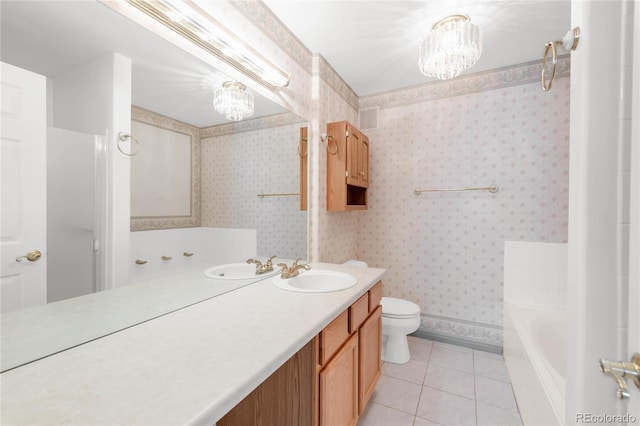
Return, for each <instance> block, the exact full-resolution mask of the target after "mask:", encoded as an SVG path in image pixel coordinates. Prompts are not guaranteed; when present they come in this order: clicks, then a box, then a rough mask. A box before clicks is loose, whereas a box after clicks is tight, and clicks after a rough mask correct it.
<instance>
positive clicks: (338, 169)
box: [327, 121, 369, 211]
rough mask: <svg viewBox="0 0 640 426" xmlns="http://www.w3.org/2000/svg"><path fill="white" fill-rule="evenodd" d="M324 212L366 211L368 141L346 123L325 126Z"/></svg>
mask: <svg viewBox="0 0 640 426" xmlns="http://www.w3.org/2000/svg"><path fill="white" fill-rule="evenodd" d="M327 151H328V152H327V210H329V211H345V210H366V209H367V206H368V192H367V191H368V188H369V138H368V137H367V135H365V134H364V133H362V132H361V131H360V130H358V129H357V128H356V127H355V126H353V125H352V124H350V123H349V122H347V121H338V122H335V123H329V124H327Z"/></svg>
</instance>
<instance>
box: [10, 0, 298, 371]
mask: <svg viewBox="0 0 640 426" xmlns="http://www.w3.org/2000/svg"><path fill="white" fill-rule="evenodd" d="M0 7H1V13H0V17H1V19H2V22H1V31H2V34H1V42H2V46H1V51H0V53H1V60H2V62H5V63H9V64H11V65H14V66H16V67H19V68H22V69H24V70H28V71H32V72H35V73H38V74H41V75H44V76H45V77H46V78H47V82H48V84H47V99H46V104H47V124H48V125H49V126H51V127H56V116H57V114H58V111H56V108H58V103H56V97H57V92H56V88H57V86H56V82H57V81H58V80H59V79H60V76H67V75H69V74H73V73H74V72H77V71H76V70H77V69H81V68H82V67H84V66H86V64H88V63H89V64H90V63H92V62H93V61H96V58H100V57H103V56H105V55H113V54H114V53H117V54H119V55H122V56H124V57H126V58H130V59H131V61H132V73H131V86H132V97H131V99H132V102H131V103H132V104H133V105H132V127H131V136H132V137H133V138H135V139H136V140H137V142H139V144H140V153H139V155H140V156H139V157H138V158H136V157H135V156H134V157H131V158H132V176H133V180H134V181H133V182H132V184H133V186H134V189H133V190H132V192H131V197H132V206H133V209H134V210H133V217H132V219H131V228H132V232H144V231H150V230H165V229H176V228H180V229H182V228H190V227H199V226H204V227H216V228H247V229H256V230H257V235H258V247H257V252H258V253H259V254H260V255H272V254H276V255H278V256H280V257H292V258H293V257H297V256H300V257H306V256H307V216H306V212H302V211H300V209H299V199H298V197H295V196H282V197H262V198H260V197H259V196H258V195H259V194H260V193H263V194H272V193H273V194H276V193H295V192H298V191H299V187H298V182H299V170H300V169H299V161H298V143H299V135H300V128H301V127H304V126H306V120H304V119H302V118H300V117H297V116H295V115H293V114H291V113H290V112H288V111H287V110H285V109H283V108H281V107H280V106H277V105H275V104H273V103H271V102H270V101H267V100H266V99H264V98H262V97H260V96H258V95H257V94H256V95H255V96H256V101H255V114H254V116H253V117H252V118H251V120H248V121H243V122H239V123H235V124H229V122H227V121H226V120H225V118H224V117H223V116H221V115H220V114H218V113H217V112H216V111H215V110H214V109H213V106H212V93H213V92H212V88H214V87H217V86H219V85H222V83H223V82H224V81H225V80H226V79H227V78H226V77H225V76H223V75H221V74H220V73H219V72H217V71H216V70H215V69H212V68H211V67H210V66H209V65H207V64H205V63H204V62H202V61H201V60H199V59H198V58H196V57H194V56H192V55H190V54H188V53H186V52H184V51H182V50H180V49H179V48H177V47H175V46H173V45H172V44H170V43H168V42H167V41H165V40H163V39H161V38H160V37H158V36H157V35H155V34H153V33H151V32H149V31H147V30H146V29H144V28H142V27H140V26H138V25H136V24H135V23H133V22H132V21H130V20H129V19H127V18H125V17H124V16H122V15H120V14H119V13H117V12H116V11H114V10H112V9H110V8H109V7H107V6H105V5H103V4H101V3H100V2H98V1H89V2H67V1H50V2H23V1H15V2H13V1H6V2H5V1H3V2H1V3H0ZM72 80H73V79H68V78H67V83H68V82H69V81H72ZM57 100H59V97H58V99H57ZM59 127H62V126H59ZM71 130H74V132H71V133H69V129H68V128H65V129H56V130H55V133H56V135H54V136H55V140H56V144H53V143H52V141H53V140H54V136H47V151H48V152H49V151H50V152H55V153H62V154H65V155H59V157H64V159H65V161H67V163H65V165H63V166H61V167H59V168H58V169H59V170H64V171H69V170H76V169H77V170H80V169H87V170H86V173H87V175H86V176H87V177H73V178H71V179H70V180H66V181H63V185H68V184H69V182H70V181H71V182H72V181H83V182H84V183H88V182H93V180H92V179H96V176H98V175H100V174H101V173H104V170H102V169H100V167H97V168H91V167H81V165H84V166H86V165H88V164H90V163H92V161H93V158H92V155H94V152H93V151H91V150H89V152H88V154H87V156H85V157H81V156H80V151H81V150H80V149H79V148H78V147H79V146H86V145H87V144H91V143H94V142H95V140H96V139H95V138H94V137H93V136H92V135H85V136H79V135H78V134H77V131H75V130H76V129H71ZM50 138H51V139H50ZM72 142H73V143H78V144H80V145H75V147H74V146H73V145H67V144H68V143H72ZM83 144H84V145H83ZM128 153H132V152H128ZM83 155H84V154H83ZM49 169H50V172H51V173H53V171H54V170H57V169H56V168H54V167H50V168H49ZM51 173H50V174H49V176H48V179H49V180H51V181H53V180H54V178H55V176H52V175H51ZM85 186H88V187H91V186H93V185H91V184H88V185H85ZM150 187H155V188H154V189H156V190H157V189H160V190H159V191H154V192H150V191H148V190H149V188H150ZM158 187H159V188H158ZM67 189H68V187H67ZM104 190H105V189H104V188H102V189H100V188H98V191H104ZM140 191H142V192H140ZM52 193H54V192H52V191H50V194H52ZM71 194H72V191H70V190H65V191H63V192H61V193H60V194H59V195H58V196H57V198H55V199H53V200H49V204H50V205H51V204H52V203H53V204H55V205H56V206H66V207H68V208H70V209H72V210H73V211H75V212H84V213H86V216H90V217H99V216H100V215H101V214H102V216H104V214H103V213H104V212H102V211H101V209H104V205H102V206H101V205H100V203H94V204H92V203H89V204H88V205H87V206H80V205H79V204H77V203H75V202H69V200H65V198H63V197H67V196H71ZM92 196H93V195H92V194H89V195H87V196H86V197H84V196H83V197H78V199H79V198H83V199H84V198H90V197H92ZM163 198H164V199H163ZM71 201H76V200H73V199H72V200H71ZM50 210H51V211H54V210H55V209H53V208H52V209H50ZM59 216H62V217H65V218H69V217H71V216H73V215H70V214H69V213H68V212H66V213H62V214H59ZM83 220H84V219H79V221H77V222H75V223H68V224H66V225H65V226H67V228H64V229H62V230H60V232H58V234H59V235H57V237H56V238H57V240H58V241H61V242H62V243H61V249H60V250H59V251H66V250H67V249H68V245H70V244H71V241H72V240H74V239H76V235H75V234H78V235H80V234H82V233H83V232H84V233H85V234H87V235H85V236H80V237H78V238H77V239H78V246H81V247H85V246H86V247H90V248H91V249H95V248H96V247H95V246H91V245H89V244H90V243H91V241H92V238H93V237H91V235H93V234H91V233H90V232H85V231H86V229H85V228H86V227H85V224H84V222H82V221H83ZM48 221H49V219H48ZM81 222H82V223H81ZM50 228H51V229H53V226H50ZM51 229H50V231H51ZM67 229H75V231H67ZM78 230H80V231H82V232H80V231H78ZM49 233H51V232H49ZM72 234H73V235H72ZM285 237H286V238H285ZM51 240H52V241H53V237H52V238H51ZM48 244H49V243H48ZM99 249H100V250H107V249H108V247H100V248H99ZM47 250H48V257H47V260H48V264H47V267H48V269H50V270H51V273H53V271H54V270H55V271H57V272H56V273H57V274H58V275H51V274H48V275H49V276H48V281H47V287H51V288H53V287H56V286H61V285H66V283H67V282H68V281H71V279H70V276H71V275H72V271H74V272H75V270H76V269H86V271H85V275H84V277H86V278H83V276H80V278H77V279H76V281H77V283H78V285H79V287H81V288H78V289H76V290H74V291H57V292H55V293H56V294H58V296H56V297H55V298H52V297H50V298H49V300H48V301H49V302H50V303H47V304H44V305H41V306H36V307H31V308H28V309H23V310H17V309H13V308H12V307H8V308H7V309H5V310H4V311H3V312H4V313H3V314H2V323H3V328H2V339H3V345H2V351H3V352H2V371H6V370H7V369H11V368H15V367H16V366H19V365H21V364H23V363H26V362H31V361H33V360H36V359H39V358H41V357H44V356H47V355H50V354H51V353H55V352H58V351H61V350H64V349H65V348H69V347H72V346H75V345H78V344H81V343H83V342H86V341H90V340H93V339H96V338H99V337H101V336H103V335H106V334H109V333H112V332H114V331H117V330H119V329H122V328H125V327H130V326H131V325H134V324H136V323H140V322H142V321H146V320H149V319H151V318H154V317H156V316H159V315H163V314H165V313H168V312H171V311H173V310H176V309H180V308H181V307H183V306H186V305H188V304H191V303H196V302H197V301H200V300H204V299H207V298H210V297H215V296H216V295H218V294H221V293H224V292H227V291H231V290H233V289H234V288H236V287H234V285H221V286H218V287H214V286H202V285H193V286H192V287H189V286H187V287H185V286H181V288H180V289H178V290H179V294H177V295H176V294H173V293H171V289H172V286H171V284H170V283H169V282H167V280H165V281H156V282H152V283H140V284H135V285H128V286H123V287H119V288H116V289H114V290H109V291H102V292H96V290H98V289H99V288H100V286H99V285H98V284H97V283H99V281H100V278H101V277H99V276H98V277H95V275H96V269H95V268H93V269H92V268H91V265H92V262H93V261H92V260H91V258H90V257H89V260H88V261H87V262H85V263H84V264H85V265H88V266H89V267H87V268H76V266H77V265H78V263H79V259H80V258H79V257H78V256H79V255H77V254H72V255H71V256H72V257H71V259H67V261H66V262H67V263H64V262H65V261H60V263H59V264H56V262H57V261H56V260H55V259H54V256H53V253H54V252H55V251H56V250H54V248H53V247H52V246H50V245H49V246H48V247H47ZM70 253H73V251H71V250H70ZM89 256H90V255H89ZM74 265H75V266H74ZM202 277H203V274H202V271H198V272H194V274H193V283H199V282H202V281H201V280H202V279H203V278H202ZM246 284H247V283H243V284H240V285H246ZM136 293H137V294H136ZM52 294H53V292H52ZM140 294H143V295H144V298H140V297H138V296H140ZM3 296H4V289H3ZM82 298H84V299H82ZM79 299H82V300H85V301H86V303H85V304H84V305H82V309H79V310H78V311H82V312H74V309H75V308H77V307H78V306H79V305H77V304H75V303H74V301H77V300H79ZM136 301H137V302H136ZM141 301H142V302H141ZM52 307H53V308H52ZM45 325H46V326H45ZM56 327H58V328H56ZM36 329H37V330H38V331H37V332H35V331H34V330H36ZM25 336H26V337H25ZM18 337H20V339H22V340H19V342H18V345H19V346H20V348H19V349H20V351H18V352H19V353H14V352H11V347H12V344H5V343H7V340H6V339H9V338H18ZM25 339H26V340H25Z"/></svg>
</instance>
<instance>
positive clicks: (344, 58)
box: [0, 0, 570, 127]
mask: <svg viewBox="0 0 640 426" xmlns="http://www.w3.org/2000/svg"><path fill="white" fill-rule="evenodd" d="M265 4H266V5H267V6H268V7H269V8H270V9H271V10H272V11H273V12H274V13H275V14H276V15H277V16H278V17H279V18H280V19H281V20H282V22H283V23H284V24H285V25H287V26H288V27H289V28H290V30H291V31H292V32H293V33H294V34H295V35H296V36H297V37H298V38H299V39H300V40H301V41H302V42H303V44H305V45H306V46H307V47H308V48H309V50H311V51H312V52H318V53H320V54H321V55H322V56H324V57H325V58H326V59H327V60H328V61H329V63H330V64H331V65H332V66H333V67H334V68H335V70H336V71H337V72H338V73H339V74H340V75H341V76H342V77H343V78H344V80H345V81H346V82H347V83H348V84H349V85H350V86H351V87H352V88H353V90H354V91H355V92H356V93H357V94H358V95H359V96H367V95H371V94H375V93H381V92H385V91H389V90H394V89H399V88H404V87H409V86H414V85H419V84H424V83H426V82H429V81H433V79H431V78H428V77H425V76H423V75H422V74H420V72H419V71H418V66H417V51H418V44H419V42H420V41H421V39H422V38H423V37H424V35H426V34H427V33H428V30H429V29H430V28H431V26H432V24H433V23H434V22H435V21H436V20H438V19H440V18H442V17H444V16H447V15H449V14H453V13H465V14H467V15H469V16H470V18H471V20H472V22H475V23H477V24H479V25H480V26H481V27H482V31H483V38H484V40H483V44H484V50H483V53H482V57H481V58H480V60H479V61H478V63H477V64H476V65H474V66H473V67H472V68H471V69H469V70H467V72H466V73H475V72H480V71H484V70H488V69H494V68H498V67H502V66H507V65H513V64H518V63H523V62H527V61H532V60H540V59H541V55H542V51H543V47H544V44H545V43H546V42H547V41H548V40H551V39H558V38H560V37H561V36H562V35H564V33H565V32H566V31H567V30H568V29H569V27H570V0H556V1H526V0H509V1H508V0H493V1H487V0H482V1H480V0H475V1H474V0H460V1H457V0H429V1H420V2H418V1H303V0H297V1H292V0H288V1H285V0H265ZM0 19H1V22H0V30H1V37H0V41H1V46H0V55H1V59H2V60H3V61H5V62H8V63H11V64H14V65H16V66H19V67H22V68H26V69H29V70H31V71H34V72H37V73H40V74H43V75H46V76H48V77H51V78H53V77H55V76H56V75H58V74H60V73H62V72H65V71H66V70H69V69H72V68H73V67H75V66H77V65H80V64H83V63H87V62H90V61H92V60H94V59H95V58H97V57H99V56H101V55H105V54H108V53H110V52H117V53H120V54H122V55H124V56H126V57H129V58H131V59H132V68H133V71H132V102H133V103H134V104H135V105H138V106H141V107H143V108H147V109H150V110H153V111H155V112H158V113H161V114H164V115H167V116H170V117H173V118H176V119H178V120H181V121H184V122H187V123H189V124H192V125H195V126H197V127H208V126H213V125H217V124H222V123H226V122H227V121H226V120H225V119H224V117H222V116H221V115H220V114H218V113H217V112H215V110H214V109H213V106H212V96H213V95H212V88H214V87H219V86H220V85H221V84H222V82H223V81H225V80H227V79H228V78H227V77H226V76H224V75H222V74H221V73H219V72H218V71H216V70H215V69H213V68H211V66H210V65H208V64H206V63H205V62H202V61H200V60H199V59H198V58H196V57H194V56H193V55H190V54H188V53H186V52H184V51H182V50H181V49H179V48H177V47H175V46H174V45H172V44H171V43H169V42H167V41H165V40H163V39H161V38H160V37H158V36H156V35H154V34H152V33H151V32H149V31H147V30H145V29H143V28H141V27H140V26H138V25H136V24H135V23H133V22H132V21H130V20H129V19H127V18H125V17H124V16H122V15H120V14H119V13H117V12H115V11H113V10H112V9H110V8H108V7H105V6H104V5H102V4H100V3H99V2H96V1H7V0H2V1H0ZM254 95H255V97H256V114H255V116H254V117H262V116H268V115H273V114H278V113H282V112H285V110H284V109H283V108H281V107H279V106H277V105H275V104H273V103H272V102H270V101H268V100H266V99H264V98H262V97H260V96H258V95H257V94H254Z"/></svg>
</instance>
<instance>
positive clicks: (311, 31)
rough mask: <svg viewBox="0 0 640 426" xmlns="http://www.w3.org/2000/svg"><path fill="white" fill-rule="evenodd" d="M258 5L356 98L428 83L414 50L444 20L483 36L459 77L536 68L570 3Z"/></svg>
mask: <svg viewBox="0 0 640 426" xmlns="http://www.w3.org/2000/svg"><path fill="white" fill-rule="evenodd" d="M263 1H264V2H265V4H266V5H267V6H268V7H269V8H270V9H271V10H272V11H273V12H274V13H275V15H276V16H278V18H280V20H281V21H282V22H283V23H284V24H285V25H286V26H287V27H289V29H290V30H291V31H292V32H293V33H294V34H295V35H296V36H297V37H298V38H299V39H300V40H301V41H302V43H303V44H304V45H306V46H307V47H308V48H309V49H310V50H311V51H312V52H318V53H320V54H321V55H322V56H323V57H324V58H325V59H327V61H328V62H329V63H330V64H331V65H332V66H333V68H334V69H335V70H336V71H337V72H338V74H340V75H341V76H342V78H343V79H344V80H345V81H346V82H347V83H348V84H349V86H351V88H352V89H353V90H354V91H355V92H356V94H358V96H368V95H371V94H376V93H381V92H387V91H390V90H394V89H398V88H403V87H409V86H415V85H419V84H424V83H427V82H430V81H434V80H435V79H434V78H430V77H426V76H424V75H422V74H421V73H420V71H419V70H418V46H419V44H420V42H421V41H422V39H423V38H424V37H425V36H426V35H427V34H428V33H429V31H430V29H431V27H432V26H433V24H434V23H435V22H437V21H438V20H440V19H442V18H444V17H446V16H449V15H454V14H465V15H468V16H469V17H470V19H471V22H473V23H475V24H478V25H479V26H480V27H481V30H482V34H483V52H482V56H481V57H480V60H479V61H478V63H477V64H475V65H474V66H473V67H471V68H470V69H468V70H467V71H466V72H465V73H464V74H469V73H477V72H480V71H486V70H490V69H495V68H500V67H504V66H508V65H514V64H520V63H524V62H529V61H534V60H541V59H542V53H543V51H544V45H545V43H546V42H547V41H549V40H557V39H559V38H561V37H562V36H563V35H564V34H565V33H566V32H567V31H568V30H569V29H570V25H571V2H570V0H555V1H542V0H535V1H527V0H426V1H362V0H360V1H357V0H355V1H354V0H351V1H328V0H324V1H317V0H316V1H304V0H296V1H293V0H263Z"/></svg>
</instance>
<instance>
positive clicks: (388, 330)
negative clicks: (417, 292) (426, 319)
mask: <svg viewBox="0 0 640 426" xmlns="http://www.w3.org/2000/svg"><path fill="white" fill-rule="evenodd" d="M380 303H381V304H382V360H383V361H385V362H392V363H395V364H405V363H407V362H409V359H410V358H411V356H410V354H409V343H408V342H407V335H408V334H411V333H413V332H414V331H416V330H417V329H418V327H420V306H418V305H416V304H415V303H412V302H409V301H408V300H403V299H396V298H393V297H383V298H382V301H381V302H380Z"/></svg>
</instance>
